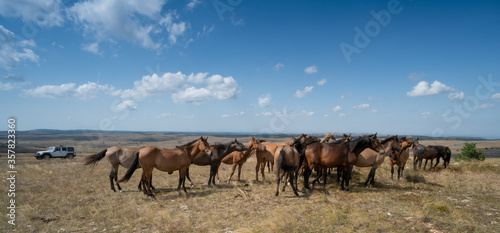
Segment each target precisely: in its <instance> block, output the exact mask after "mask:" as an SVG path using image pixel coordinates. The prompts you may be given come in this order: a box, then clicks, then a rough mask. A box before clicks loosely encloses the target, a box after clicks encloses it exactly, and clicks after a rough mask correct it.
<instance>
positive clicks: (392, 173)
mask: <svg viewBox="0 0 500 233" xmlns="http://www.w3.org/2000/svg"><path fill="white" fill-rule="evenodd" d="M393 179H394V164H392V165H391V180H393ZM398 180H399V170H398Z"/></svg>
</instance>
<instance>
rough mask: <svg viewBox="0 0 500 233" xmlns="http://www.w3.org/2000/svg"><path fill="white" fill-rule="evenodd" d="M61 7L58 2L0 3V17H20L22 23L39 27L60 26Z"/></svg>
mask: <svg viewBox="0 0 500 233" xmlns="http://www.w3.org/2000/svg"><path fill="white" fill-rule="evenodd" d="M62 7H63V4H62V3H61V1H60V0H44V1H0V15H2V16H4V17H20V18H22V20H23V21H24V22H30V23H31V22H33V23H34V24H36V25H38V26H41V27H53V26H62V25H63V23H64V19H63V16H62V10H61V8H62Z"/></svg>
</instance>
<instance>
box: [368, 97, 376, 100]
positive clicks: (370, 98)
mask: <svg viewBox="0 0 500 233" xmlns="http://www.w3.org/2000/svg"><path fill="white" fill-rule="evenodd" d="M375 100H377V98H375V97H373V96H369V97H368V101H375Z"/></svg>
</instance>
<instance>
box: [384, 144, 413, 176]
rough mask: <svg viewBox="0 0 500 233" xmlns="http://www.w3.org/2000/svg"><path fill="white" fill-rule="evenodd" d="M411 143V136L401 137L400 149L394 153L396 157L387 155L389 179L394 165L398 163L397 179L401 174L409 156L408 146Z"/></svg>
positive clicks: (392, 173)
mask: <svg viewBox="0 0 500 233" xmlns="http://www.w3.org/2000/svg"><path fill="white" fill-rule="evenodd" d="M412 144H413V142H412V140H411V138H406V137H404V138H401V151H399V153H398V154H397V155H396V159H394V158H393V157H389V158H390V162H391V179H393V177H394V165H398V180H399V177H401V176H403V171H404V169H405V165H406V161H408V158H409V157H410V147H411V146H412Z"/></svg>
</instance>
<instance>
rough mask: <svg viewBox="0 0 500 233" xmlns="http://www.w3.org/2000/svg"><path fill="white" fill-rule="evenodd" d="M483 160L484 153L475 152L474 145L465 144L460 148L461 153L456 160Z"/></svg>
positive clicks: (471, 143) (470, 143)
mask: <svg viewBox="0 0 500 233" xmlns="http://www.w3.org/2000/svg"><path fill="white" fill-rule="evenodd" d="M484 159H485V156H484V153H483V152H482V151H480V150H476V143H473V142H466V143H465V144H464V146H463V147H462V153H459V154H458V155H457V160H480V161H483V160H484Z"/></svg>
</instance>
